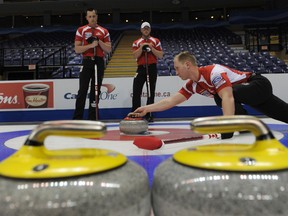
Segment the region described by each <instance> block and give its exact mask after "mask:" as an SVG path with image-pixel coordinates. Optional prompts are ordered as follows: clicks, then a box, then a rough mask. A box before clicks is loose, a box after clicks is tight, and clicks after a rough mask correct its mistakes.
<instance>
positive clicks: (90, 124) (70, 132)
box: [24, 120, 106, 146]
mask: <svg viewBox="0 0 288 216" xmlns="http://www.w3.org/2000/svg"><path fill="white" fill-rule="evenodd" d="M105 133H106V126H105V124H104V123H102V122H98V121H88V120H64V121H47V122H44V123H43V124H40V125H38V126H37V127H36V128H35V129H34V130H33V131H32V132H31V134H30V135H29V136H28V138H27V140H26V142H25V144H24V145H26V146H42V145H44V140H45V139H46V138H47V137H48V136H50V135H54V136H67V137H82V138H100V137H103V136H104V134H105Z"/></svg>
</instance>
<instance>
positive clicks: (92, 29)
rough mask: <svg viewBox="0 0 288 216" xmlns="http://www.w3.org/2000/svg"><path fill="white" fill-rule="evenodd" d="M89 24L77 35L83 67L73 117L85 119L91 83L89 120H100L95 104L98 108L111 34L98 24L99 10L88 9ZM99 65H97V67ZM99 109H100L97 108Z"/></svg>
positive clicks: (109, 49) (80, 29)
mask: <svg viewBox="0 0 288 216" xmlns="http://www.w3.org/2000/svg"><path fill="white" fill-rule="evenodd" d="M86 19H87V21H88V24H87V25H84V26H81V27H79V28H78V29H77V32H76V36H75V43H74V45H75V52H76V53H82V56H83V62H82V64H83V68H82V71H81V72H80V78H79V91H78V95H77V99H76V109H75V112H74V116H73V119H83V112H84V108H85V102H86V97H87V92H88V88H89V84H90V96H89V114H88V119H89V120H98V118H97V117H98V113H96V109H95V106H96V107H97V108H98V102H99V96H100V93H101V92H100V89H101V85H102V80H103V76H104V56H105V53H109V52H111V41H110V34H109V32H108V30H107V29H105V28H103V27H102V26H100V25H98V23H97V21H98V15H97V11H96V10H94V9H92V8H91V9H87V11H86ZM95 66H97V67H95ZM95 68H97V71H96V72H97V92H98V94H97V96H98V97H95ZM97 111H98V109H97Z"/></svg>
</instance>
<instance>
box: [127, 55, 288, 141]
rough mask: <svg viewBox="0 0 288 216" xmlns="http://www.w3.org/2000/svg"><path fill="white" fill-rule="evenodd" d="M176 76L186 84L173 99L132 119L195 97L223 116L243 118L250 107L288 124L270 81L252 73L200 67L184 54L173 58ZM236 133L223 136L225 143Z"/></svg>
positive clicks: (286, 109)
mask: <svg viewBox="0 0 288 216" xmlns="http://www.w3.org/2000/svg"><path fill="white" fill-rule="evenodd" d="M174 67H175V70H176V74H177V75H178V76H179V77H180V78H181V79H182V80H188V81H187V82H186V84H185V85H184V86H183V87H182V88H181V89H180V90H179V91H178V92H177V93H176V94H174V95H173V96H171V97H169V98H165V99H162V100H161V101H158V102H157V103H155V104H151V105H148V106H147V105H146V106H142V107H140V108H138V109H136V110H135V112H134V113H130V114H129V116H135V117H140V116H144V115H146V113H148V112H157V111H163V110H167V109H170V108H172V107H174V106H176V105H177V104H180V103H182V102H184V101H186V100H188V99H189V98H190V97H191V96H192V95H193V94H196V93H197V94H201V95H203V96H207V97H211V98H214V100H215V102H216V103H217V105H218V106H219V107H222V112H223V115H239V114H240V115H243V114H246V111H245V110H244V109H243V107H242V103H243V104H247V105H249V106H251V107H253V108H255V109H256V110H258V111H260V112H262V113H263V114H265V115H267V116H269V117H271V118H274V119H277V120H279V121H283V122H285V123H288V104H287V103H286V102H284V101H283V100H281V99H280V98H278V97H277V96H275V95H274V94H273V90H272V85H271V83H270V81H269V80H268V79H267V78H266V77H264V76H262V75H260V74H254V73H252V72H242V71H238V70H235V69H232V68H228V67H226V66H222V65H219V64H214V65H207V66H203V67H198V66H197V62H196V58H195V57H194V56H193V55H191V54H189V53H188V52H181V53H180V54H178V55H176V56H175V58H174ZM232 136H233V133H227V134H222V136H221V137H222V139H223V138H224V139H226V138H231V137H232Z"/></svg>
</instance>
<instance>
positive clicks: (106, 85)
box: [101, 84, 116, 94]
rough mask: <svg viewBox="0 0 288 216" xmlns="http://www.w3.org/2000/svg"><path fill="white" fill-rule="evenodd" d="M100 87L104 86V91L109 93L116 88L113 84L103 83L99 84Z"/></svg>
mask: <svg viewBox="0 0 288 216" xmlns="http://www.w3.org/2000/svg"><path fill="white" fill-rule="evenodd" d="M102 87H104V88H106V92H107V93H108V94H110V93H111V92H113V91H114V90H115V88H116V87H115V86H114V85H113V84H103V85H102V86H101V88H102Z"/></svg>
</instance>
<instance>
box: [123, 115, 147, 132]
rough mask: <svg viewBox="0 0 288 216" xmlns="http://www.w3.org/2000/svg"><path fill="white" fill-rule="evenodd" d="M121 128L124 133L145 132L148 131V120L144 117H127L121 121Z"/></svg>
mask: <svg viewBox="0 0 288 216" xmlns="http://www.w3.org/2000/svg"><path fill="white" fill-rule="evenodd" d="M119 130H120V132H122V133H124V134H132V135H133V134H144V133H146V132H147V131H148V122H147V121H146V120H145V119H143V118H133V117H126V118H124V119H123V120H121V121H120V123H119Z"/></svg>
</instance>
